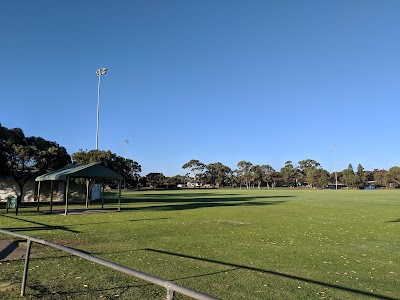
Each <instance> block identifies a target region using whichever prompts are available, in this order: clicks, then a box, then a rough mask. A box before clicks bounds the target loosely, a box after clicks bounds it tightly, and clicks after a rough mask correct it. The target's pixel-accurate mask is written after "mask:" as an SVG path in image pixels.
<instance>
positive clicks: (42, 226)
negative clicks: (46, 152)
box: [0, 215, 80, 233]
mask: <svg viewBox="0 0 400 300" xmlns="http://www.w3.org/2000/svg"><path fill="white" fill-rule="evenodd" d="M0 217H3V218H10V219H14V220H18V221H22V222H27V223H31V224H35V225H39V226H30V227H7V228H2V229H4V230H9V231H14V232H16V231H37V230H65V231H68V232H72V233H80V231H77V230H73V229H68V228H67V226H52V225H48V224H45V223H40V222H35V221H29V220H25V219H21V218H17V217H12V216H6V215H2V216H0Z"/></svg>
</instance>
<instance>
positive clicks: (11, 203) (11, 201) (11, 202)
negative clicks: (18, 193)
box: [7, 196, 17, 208]
mask: <svg viewBox="0 0 400 300" xmlns="http://www.w3.org/2000/svg"><path fill="white" fill-rule="evenodd" d="M7 207H8V208H16V207H17V197H15V196H11V197H8V198H7Z"/></svg>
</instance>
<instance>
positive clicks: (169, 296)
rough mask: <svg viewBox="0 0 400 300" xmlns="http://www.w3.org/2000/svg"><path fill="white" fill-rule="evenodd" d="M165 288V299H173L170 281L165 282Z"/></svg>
mask: <svg viewBox="0 0 400 300" xmlns="http://www.w3.org/2000/svg"><path fill="white" fill-rule="evenodd" d="M165 288H166V289H167V300H173V299H174V290H173V289H172V284H171V283H169V282H168V283H166V285H165Z"/></svg>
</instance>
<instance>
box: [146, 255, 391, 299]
mask: <svg viewBox="0 0 400 300" xmlns="http://www.w3.org/2000/svg"><path fill="white" fill-rule="evenodd" d="M143 250H146V251H150V252H156V253H161V254H165V255H172V256H177V257H180V258H182V257H184V258H189V259H194V260H199V261H205V262H209V263H215V264H219V265H223V266H228V267H232V268H236V269H245V270H250V271H255V272H260V273H264V274H270V275H275V276H280V277H284V278H288V279H293V280H298V281H302V282H306V283H312V284H317V285H320V286H324V287H328V288H334V289H339V290H342V291H345V292H350V293H355V294H359V295H363V296H369V297H374V298H378V299H385V300H398V299H397V298H392V297H388V296H385V295H379V294H375V293H371V292H366V291H362V290H357V289H354V288H349V287H345V286H340V285H337V284H331V283H327V282H322V281H318V280H314V279H309V278H303V277H299V276H296V275H290V274H285V273H281V272H277V271H272V270H266V269H260V268H254V267H249V266H245V265H239V264H235V263H229V262H224V261H218V260H214V259H207V258H200V257H195V256H191V255H185V254H181V253H174V252H169V251H163V250H157V249H151V248H144V249H143Z"/></svg>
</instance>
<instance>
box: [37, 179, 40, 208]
mask: <svg viewBox="0 0 400 300" xmlns="http://www.w3.org/2000/svg"><path fill="white" fill-rule="evenodd" d="M37 198H38V207H37V211H39V206H40V181H39V182H38V194H37Z"/></svg>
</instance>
